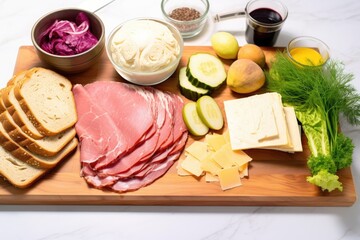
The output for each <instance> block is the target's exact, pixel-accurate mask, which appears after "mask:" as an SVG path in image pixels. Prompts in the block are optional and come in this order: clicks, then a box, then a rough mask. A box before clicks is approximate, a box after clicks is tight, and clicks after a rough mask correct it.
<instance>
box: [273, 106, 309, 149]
mask: <svg viewBox="0 0 360 240" xmlns="http://www.w3.org/2000/svg"><path fill="white" fill-rule="evenodd" d="M284 112H285V118H286V124H287V128H288V132H289V138H290V141H289V143H290V144H288V145H284V146H274V147H270V148H267V149H273V150H279V151H286V152H302V151H303V147H302V143H301V128H300V126H299V125H298V122H297V119H296V114H295V110H294V108H293V107H284Z"/></svg>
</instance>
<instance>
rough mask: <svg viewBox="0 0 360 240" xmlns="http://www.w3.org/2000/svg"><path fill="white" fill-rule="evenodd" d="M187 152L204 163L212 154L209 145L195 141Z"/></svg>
mask: <svg viewBox="0 0 360 240" xmlns="http://www.w3.org/2000/svg"><path fill="white" fill-rule="evenodd" d="M185 152H187V153H188V154H190V155H192V156H193V157H195V158H196V159H198V160H199V161H202V160H203V159H204V158H206V157H207V156H208V155H209V154H210V150H209V149H208V145H207V144H206V143H204V142H200V141H195V142H193V143H192V144H191V145H190V146H189V147H187V148H186V149H185Z"/></svg>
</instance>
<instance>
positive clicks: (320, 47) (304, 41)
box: [286, 36, 330, 67]
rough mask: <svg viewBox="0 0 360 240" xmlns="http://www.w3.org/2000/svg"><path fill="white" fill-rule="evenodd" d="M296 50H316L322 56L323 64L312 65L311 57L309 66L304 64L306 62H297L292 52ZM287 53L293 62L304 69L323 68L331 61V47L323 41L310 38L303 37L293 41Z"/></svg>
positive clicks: (288, 46)
mask: <svg viewBox="0 0 360 240" xmlns="http://www.w3.org/2000/svg"><path fill="white" fill-rule="evenodd" d="M296 48H307V49H312V50H315V51H316V52H317V53H318V54H320V56H321V58H322V62H321V63H319V64H315V65H311V63H310V60H311V57H309V64H304V62H299V61H297V60H296V59H295V58H294V56H293V55H292V54H291V52H292V51H293V50H294V49H296ZM286 52H287V55H288V57H289V58H290V60H291V61H293V62H294V63H296V64H298V65H299V66H303V67H305V66H306V67H312V66H314V67H321V66H323V65H325V64H326V62H327V61H328V60H329V59H330V49H329V47H328V46H327V45H326V44H325V43H324V42H323V41H321V40H319V39H317V38H314V37H309V36H301V37H296V38H294V39H292V40H291V41H290V42H289V44H288V45H287V48H286Z"/></svg>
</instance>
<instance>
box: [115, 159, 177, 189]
mask: <svg viewBox="0 0 360 240" xmlns="http://www.w3.org/2000/svg"><path fill="white" fill-rule="evenodd" d="M179 156H180V153H176V154H174V155H172V156H169V157H168V158H167V160H166V161H164V162H163V163H162V164H159V165H158V166H157V167H156V168H154V169H153V171H151V172H150V173H149V174H147V175H146V176H145V177H143V178H137V177H134V178H131V179H129V180H127V181H121V180H120V181H117V182H116V183H115V184H114V185H113V186H112V187H111V188H112V189H113V190H114V191H116V192H127V191H134V190H137V189H139V188H142V187H145V186H147V185H149V184H151V183H153V182H154V181H155V180H157V179H158V178H160V177H161V176H162V175H164V174H165V173H166V172H167V171H168V170H169V168H170V167H171V166H172V165H173V164H174V162H175V161H176V160H177V159H178V158H179Z"/></svg>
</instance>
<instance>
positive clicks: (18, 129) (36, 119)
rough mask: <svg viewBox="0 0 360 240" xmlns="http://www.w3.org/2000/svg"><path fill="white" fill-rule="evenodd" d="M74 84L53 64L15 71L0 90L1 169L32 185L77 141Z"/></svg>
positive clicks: (22, 184) (22, 183)
mask: <svg viewBox="0 0 360 240" xmlns="http://www.w3.org/2000/svg"><path fill="white" fill-rule="evenodd" d="M71 90H72V84H71V82H70V81H69V80H68V79H66V78H65V77H64V76H61V75H59V74H57V73H55V72H53V71H51V70H49V69H45V68H32V69H29V70H25V71H23V72H20V73H18V74H16V75H15V76H14V77H13V78H12V79H11V80H10V81H9V82H8V84H7V86H6V87H5V88H3V89H1V90H0V94H1V96H0V175H2V176H3V177H5V178H6V179H7V180H8V181H9V182H11V183H12V184H13V185H15V186H17V187H20V188H24V187H28V186H29V185H30V184H31V183H33V182H34V181H35V180H36V179H38V178H39V177H41V176H42V175H44V173H45V172H47V171H48V170H49V169H52V168H53V167H55V166H56V165H57V164H58V163H59V162H60V161H61V160H62V159H64V158H65V157H66V156H67V155H68V154H69V153H70V152H72V150H74V149H75V148H76V146H77V144H78V141H77V138H76V131H75V128H74V125H75V123H76V121H77V115H76V108H75V102H74V98H73V94H72V91H71Z"/></svg>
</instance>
